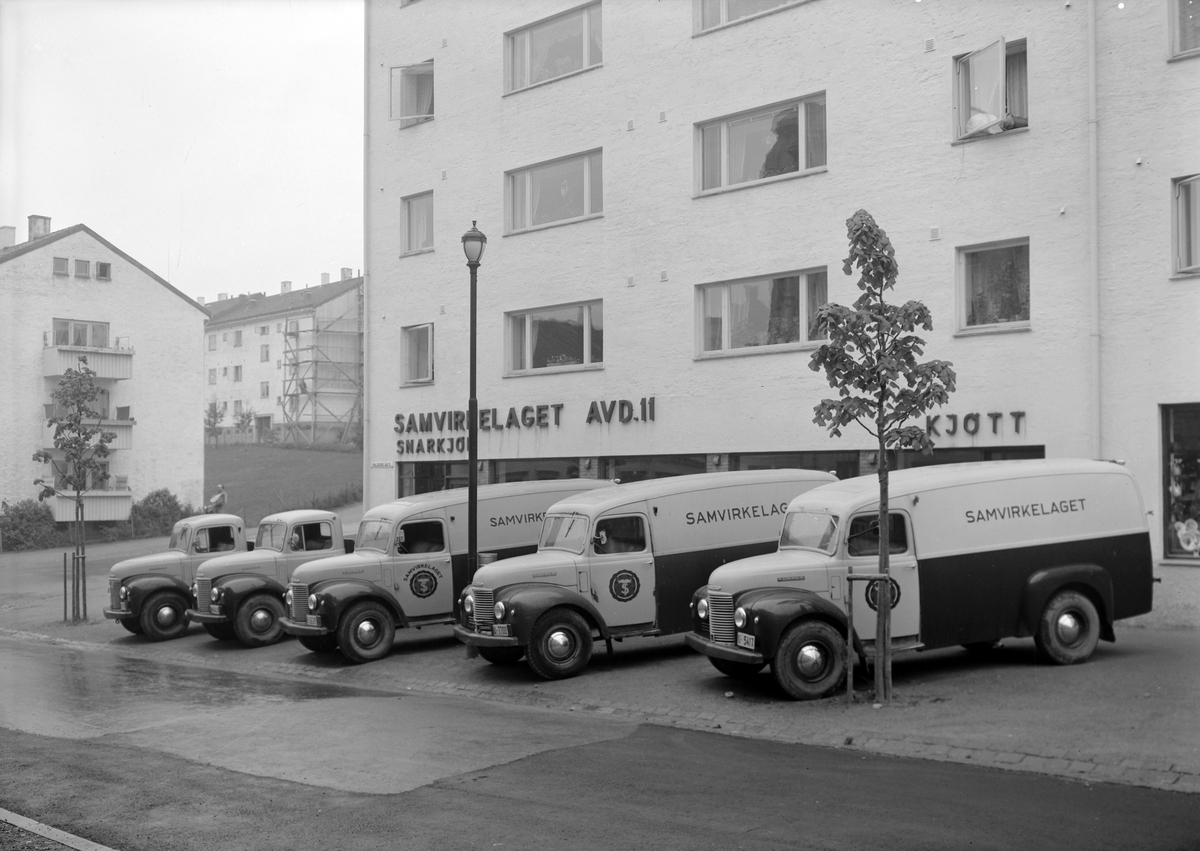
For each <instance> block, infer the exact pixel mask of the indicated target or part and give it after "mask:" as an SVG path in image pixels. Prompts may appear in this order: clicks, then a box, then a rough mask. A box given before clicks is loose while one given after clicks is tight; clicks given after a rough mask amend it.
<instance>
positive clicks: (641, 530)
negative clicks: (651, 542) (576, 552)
mask: <svg viewBox="0 0 1200 851" xmlns="http://www.w3.org/2000/svg"><path fill="white" fill-rule="evenodd" d="M644 549H646V529H645V521H644V520H643V519H642V518H641V517H638V516H636V515H635V516H632V517H603V518H601V519H600V520H597V521H596V534H595V535H594V536H593V538H592V551H593V552H594V553H596V554H597V555H610V554H612V553H640V552H641V551H642V550H644Z"/></svg>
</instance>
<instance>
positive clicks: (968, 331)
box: [954, 322, 1033, 337]
mask: <svg viewBox="0 0 1200 851" xmlns="http://www.w3.org/2000/svg"><path fill="white" fill-rule="evenodd" d="M1032 330H1033V326H1032V325H1031V324H1030V323H1028V322H1005V323H1004V324H1003V325H980V326H976V327H971V328H960V329H959V330H957V331H955V332H954V336H955V337H983V336H986V335H988V334H1015V333H1018V332H1024V331H1032Z"/></svg>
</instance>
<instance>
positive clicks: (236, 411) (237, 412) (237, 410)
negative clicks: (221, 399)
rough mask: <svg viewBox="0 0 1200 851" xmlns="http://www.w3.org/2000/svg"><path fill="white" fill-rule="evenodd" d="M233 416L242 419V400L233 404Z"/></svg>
mask: <svg viewBox="0 0 1200 851" xmlns="http://www.w3.org/2000/svg"><path fill="white" fill-rule="evenodd" d="M233 415H234V416H235V417H240V416H241V415H242V403H241V401H240V400H239V401H236V402H234V403H233Z"/></svg>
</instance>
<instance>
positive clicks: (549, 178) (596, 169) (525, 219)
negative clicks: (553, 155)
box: [506, 151, 604, 232]
mask: <svg viewBox="0 0 1200 851" xmlns="http://www.w3.org/2000/svg"><path fill="white" fill-rule="evenodd" d="M603 159H604V156H603V153H602V152H601V151H591V152H590V153H586V154H577V155H574V156H570V157H566V158H565V159H560V160H554V161H553V162H548V163H541V164H539V165H535V166H530V167H529V168H523V169H519V170H517V171H512V172H509V173H508V175H507V178H508V179H507V181H506V183H507V191H508V230H509V232H512V231H520V230H527V229H529V228H535V227H540V226H542V225H550V224H554V223H556V222H569V221H575V220H578V219H582V218H584V217H586V216H594V215H599V214H600V213H602V212H604V189H603V170H604V166H603Z"/></svg>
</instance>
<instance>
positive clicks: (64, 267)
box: [54, 257, 70, 275]
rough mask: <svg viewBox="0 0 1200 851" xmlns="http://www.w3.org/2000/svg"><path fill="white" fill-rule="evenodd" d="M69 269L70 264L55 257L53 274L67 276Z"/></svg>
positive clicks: (63, 258)
mask: <svg viewBox="0 0 1200 851" xmlns="http://www.w3.org/2000/svg"><path fill="white" fill-rule="evenodd" d="M69 268H70V263H69V261H68V260H67V258H66V257H55V258H54V274H56V275H65V274H67V272H68V270H69Z"/></svg>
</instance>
